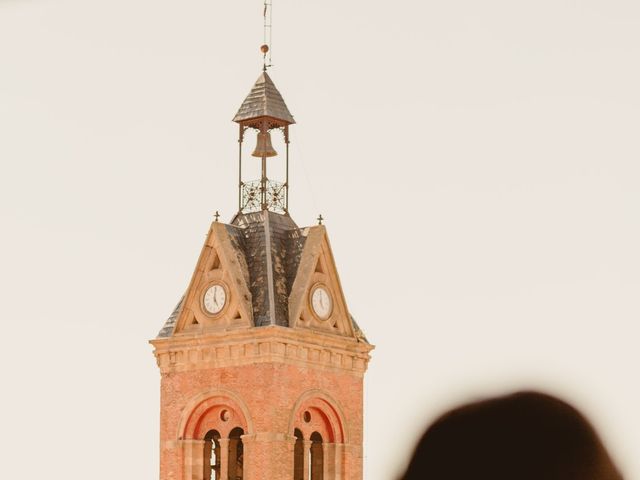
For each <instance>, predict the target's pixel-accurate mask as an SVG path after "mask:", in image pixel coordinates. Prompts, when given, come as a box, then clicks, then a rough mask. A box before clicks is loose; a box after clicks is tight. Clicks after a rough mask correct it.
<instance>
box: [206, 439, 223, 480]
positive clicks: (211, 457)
mask: <svg viewBox="0 0 640 480" xmlns="http://www.w3.org/2000/svg"><path fill="white" fill-rule="evenodd" d="M219 440H220V433H219V432H218V431H217V430H209V432H207V434H206V435H205V437H204V477H203V478H204V480H220V442H219Z"/></svg>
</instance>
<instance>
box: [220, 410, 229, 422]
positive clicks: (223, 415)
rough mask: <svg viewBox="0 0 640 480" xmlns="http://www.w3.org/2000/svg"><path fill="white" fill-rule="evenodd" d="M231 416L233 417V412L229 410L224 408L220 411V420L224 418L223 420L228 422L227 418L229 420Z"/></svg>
mask: <svg viewBox="0 0 640 480" xmlns="http://www.w3.org/2000/svg"><path fill="white" fill-rule="evenodd" d="M230 417H231V414H230V413H229V410H222V411H221V412H220V420H222V421H223V422H226V421H227V420H229V418H230Z"/></svg>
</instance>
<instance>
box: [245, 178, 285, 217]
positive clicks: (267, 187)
mask: <svg viewBox="0 0 640 480" xmlns="http://www.w3.org/2000/svg"><path fill="white" fill-rule="evenodd" d="M240 210H241V211H242V212H243V213H248V212H259V211H260V210H270V211H272V212H277V213H286V212H287V184H286V183H282V182H276V181H273V180H265V182H264V186H263V183H262V181H260V180H253V181H251V182H243V183H242V202H241V208H240Z"/></svg>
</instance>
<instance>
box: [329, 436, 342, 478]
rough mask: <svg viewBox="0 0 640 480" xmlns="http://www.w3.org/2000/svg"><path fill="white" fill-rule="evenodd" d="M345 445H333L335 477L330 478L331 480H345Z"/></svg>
mask: <svg viewBox="0 0 640 480" xmlns="http://www.w3.org/2000/svg"><path fill="white" fill-rule="evenodd" d="M344 462H345V458H344V444H343V443H334V444H333V459H332V465H333V467H334V469H335V470H334V476H333V477H329V478H331V480H344V478H345V476H344Z"/></svg>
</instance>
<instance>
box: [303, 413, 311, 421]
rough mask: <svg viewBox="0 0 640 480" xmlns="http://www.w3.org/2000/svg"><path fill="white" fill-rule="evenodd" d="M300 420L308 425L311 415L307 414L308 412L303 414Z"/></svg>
mask: <svg viewBox="0 0 640 480" xmlns="http://www.w3.org/2000/svg"><path fill="white" fill-rule="evenodd" d="M302 418H303V420H304V421H305V423H309V422H310V421H311V413H309V412H308V411H306V412H304V413H303V414H302Z"/></svg>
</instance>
